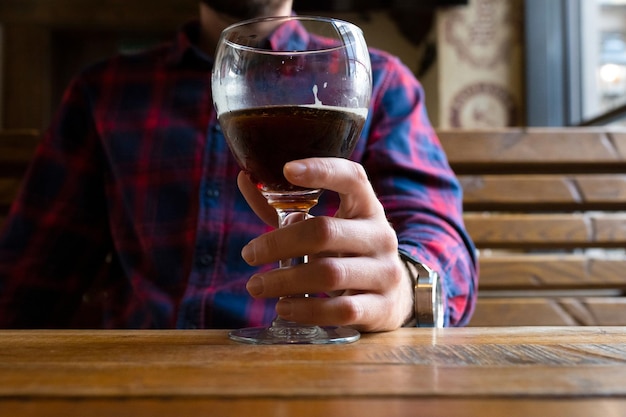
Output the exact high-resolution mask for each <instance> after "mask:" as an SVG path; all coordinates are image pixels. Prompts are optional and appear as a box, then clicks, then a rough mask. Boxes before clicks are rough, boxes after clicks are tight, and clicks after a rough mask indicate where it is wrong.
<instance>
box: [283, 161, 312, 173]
mask: <svg viewBox="0 0 626 417" xmlns="http://www.w3.org/2000/svg"><path fill="white" fill-rule="evenodd" d="M306 169H307V167H306V165H305V164H303V163H301V162H289V163H287V165H285V170H286V171H288V172H289V173H290V174H291V175H294V176H298V175H302V174H304V173H305V172H306Z"/></svg>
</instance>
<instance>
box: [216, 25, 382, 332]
mask: <svg viewBox="0 0 626 417" xmlns="http://www.w3.org/2000/svg"><path fill="white" fill-rule="evenodd" d="M371 90H372V80H371V68H370V60H369V54H368V51H367V46H366V43H365V40H364V37H363V33H362V31H361V29H359V28H358V27H357V26H355V25H354V24H351V23H349V22H345V21H342V20H338V19H332V18H325V17H311V16H285V17H271V18H261V19H254V20H248V21H244V22H241V23H237V24H234V25H232V26H230V27H228V28H226V29H225V30H224V31H223V32H222V35H221V39H220V41H219V43H218V46H217V50H216V55H215V62H214V68H213V74H212V93H213V101H214V105H215V109H216V111H217V117H218V121H219V123H220V125H221V127H222V131H223V133H224V136H225V138H226V141H227V142H228V145H229V147H230V150H231V152H232V153H233V155H234V156H235V158H236V160H237V162H238V163H239V165H240V166H241V168H242V170H243V171H244V172H246V173H247V175H248V176H249V178H250V179H251V180H252V181H253V182H254V183H255V184H256V185H257V187H258V189H259V190H260V191H261V193H262V194H263V195H264V196H265V198H266V199H267V201H268V203H269V204H270V205H271V206H272V207H273V208H274V209H275V210H276V212H277V214H278V219H279V227H283V226H285V225H286V224H287V223H289V222H293V221H294V220H293V219H294V218H295V217H297V218H299V219H305V220H302V221H306V218H307V217H308V216H309V215H308V213H309V209H310V208H311V207H313V206H315V205H316V204H317V202H318V199H319V198H320V195H321V194H322V190H320V189H308V188H302V187H298V186H295V185H293V184H290V183H289V182H288V181H287V180H286V179H285V177H284V176H283V166H284V165H285V163H287V162H289V161H292V160H297V159H303V158H309V157H339V158H347V157H349V156H350V154H351V153H352V151H353V149H354V147H355V145H356V142H357V140H358V137H359V134H360V132H361V130H362V128H363V124H364V123H365V119H366V117H367V112H368V107H369V101H370V96H371ZM306 261H307V259H306V257H302V258H298V259H289V260H285V261H281V263H280V267H284V268H288V267H293V266H295V265H297V264H298V263H302V262H306ZM302 296H303V297H307V296H308V295H302ZM230 337H231V338H232V339H234V340H237V341H241V342H247V343H257V344H290V343H307V344H309V343H310V344H323V343H346V342H352V341H355V340H357V339H358V338H359V333H358V332H357V331H356V330H354V329H351V328H347V327H340V326H325V327H323V326H309V325H302V324H299V323H294V322H289V321H286V320H283V319H281V318H276V319H275V320H274V321H273V323H272V325H271V326H270V327H269V328H247V329H239V330H234V331H232V332H231V333H230Z"/></svg>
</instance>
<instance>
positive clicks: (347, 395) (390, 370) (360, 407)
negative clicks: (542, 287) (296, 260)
mask: <svg viewBox="0 0 626 417" xmlns="http://www.w3.org/2000/svg"><path fill="white" fill-rule="evenodd" d="M0 358H1V361H0V412H2V415H11V416H27V415H37V412H41V410H42V409H45V410H48V411H50V414H47V415H60V414H63V413H65V412H69V413H72V412H74V413H76V412H81V413H84V414H82V415H91V416H93V415H104V414H98V413H104V412H105V411H108V412H113V413H114V414H115V415H130V413H131V412H132V413H133V414H132V415H133V416H142V415H154V414H153V412H154V411H155V410H158V411H156V412H157V414H156V415H170V413H174V412H176V411H178V412H180V411H182V410H186V411H192V410H206V409H209V407H215V409H213V410H214V411H215V412H217V410H220V411H221V410H225V411H224V414H222V413H221V412H219V413H217V415H237V414H236V413H241V412H249V411H250V410H253V409H255V407H258V410H256V409H255V410H256V411H255V413H254V415H271V413H274V414H273V415H282V414H279V413H280V412H285V410H290V411H294V412H295V411H298V412H299V411H301V410H302V412H303V413H304V415H307V414H306V412H307V411H306V410H307V409H308V410H309V411H310V412H311V413H312V414H310V415H313V414H316V415H320V414H319V413H321V412H322V411H323V414H322V415H328V416H333V415H346V412H347V410H354V411H355V412H359V413H363V412H365V411H369V413H368V414H367V415H385V416H395V415H406V412H407V411H409V410H412V408H413V407H419V406H423V407H425V410H433V413H434V414H429V415H447V416H451V415H452V416H454V415H465V416H473V415H481V416H489V415H494V416H495V415H501V414H498V413H501V412H502V410H504V409H505V408H507V407H511V406H513V405H514V404H519V406H520V407H522V409H524V410H526V411H528V410H534V411H536V412H537V413H540V415H551V416H552V415H559V414H552V411H554V410H557V409H558V408H559V407H565V408H563V410H567V411H568V413H569V414H568V415H570V416H578V415H581V416H582V415H585V416H586V415H587V414H584V413H587V412H588V411H589V409H590V407H591V406H592V405H593V406H595V407H606V409H607V410H623V407H624V403H623V402H622V400H623V399H624V397H625V396H626V329H625V328H623V327H585V328H553V327H547V328H546V327H533V328H506V329H504V328H463V329H458V328H457V329H401V330H399V331H396V332H389V333H379V334H365V335H363V338H362V339H361V340H360V341H358V342H357V343H354V344H350V345H334V346H301V345H300V346H298V345H295V346H252V345H241V344H236V343H234V342H232V341H230V340H228V339H227V336H226V332H225V331H219V330H198V331H43V330H39V331H0ZM573 404H577V405H579V407H573V408H569V406H572V405H573ZM442 406H443V408H442ZM42 407H45V408H42ZM279 410H281V411H279ZM118 411H119V412H121V413H122V414H117V412H118ZM413 411H414V410H413ZM444 411H445V413H446V414H441V413H443V412H444ZM510 411H511V413H514V412H515V411H513V410H510ZM161 412H162V413H164V414H159V413H161ZM124 413H129V414H124ZM438 413H439V414H438ZM463 413H465V414H463ZM489 413H493V414H489ZM511 413H508V414H506V415H513V416H514V415H516V414H511ZM546 413H548V414H546ZM348 414H350V413H348ZM70 415H72V414H70ZM73 415H77V414H73ZM177 415H187V414H184V413H183V414H177ZM212 415H214V414H212ZM288 415H291V414H288ZM520 415H523V414H520Z"/></svg>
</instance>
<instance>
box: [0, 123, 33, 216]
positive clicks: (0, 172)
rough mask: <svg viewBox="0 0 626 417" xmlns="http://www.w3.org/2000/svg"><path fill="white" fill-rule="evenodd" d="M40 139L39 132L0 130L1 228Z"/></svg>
mask: <svg viewBox="0 0 626 417" xmlns="http://www.w3.org/2000/svg"><path fill="white" fill-rule="evenodd" d="M39 138H40V136H39V132H38V131H37V130H32V129H11V130H0V228H2V224H3V223H4V219H5V217H6V215H7V213H8V211H9V208H10V207H11V203H12V202H13V200H14V199H15V197H16V196H17V193H18V191H19V187H20V184H21V182H22V178H23V177H24V174H25V173H26V169H27V168H28V164H29V163H30V161H31V159H32V157H33V153H34V151H35V147H36V146H37V143H38V142H39Z"/></svg>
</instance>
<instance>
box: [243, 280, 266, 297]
mask: <svg viewBox="0 0 626 417" xmlns="http://www.w3.org/2000/svg"><path fill="white" fill-rule="evenodd" d="M246 289H247V290H248V293H250V295H251V296H253V297H257V296H259V295H261V294H263V278H261V277H259V276H256V275H255V276H253V277H252V278H250V279H249V280H248V283H247V284H246Z"/></svg>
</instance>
